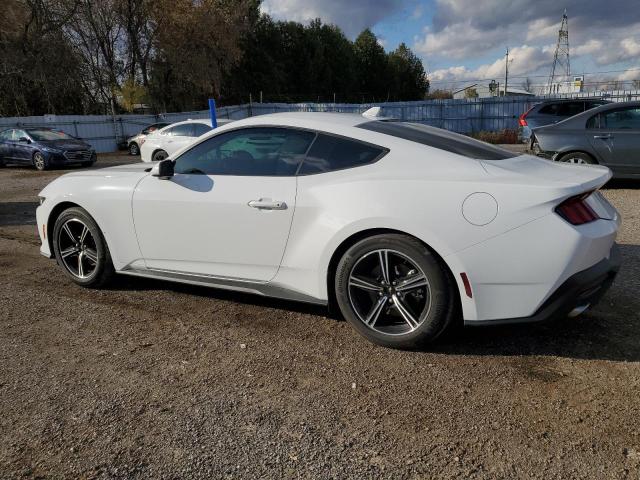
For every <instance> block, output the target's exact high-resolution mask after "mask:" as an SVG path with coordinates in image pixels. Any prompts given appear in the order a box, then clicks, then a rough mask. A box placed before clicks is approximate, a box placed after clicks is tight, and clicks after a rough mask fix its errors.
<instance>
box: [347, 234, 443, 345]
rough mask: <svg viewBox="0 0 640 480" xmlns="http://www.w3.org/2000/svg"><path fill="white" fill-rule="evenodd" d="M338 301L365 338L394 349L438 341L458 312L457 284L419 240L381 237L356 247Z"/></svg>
mask: <svg viewBox="0 0 640 480" xmlns="http://www.w3.org/2000/svg"><path fill="white" fill-rule="evenodd" d="M335 292H336V299H337V301H338V305H339V307H340V310H341V312H342V314H343V315H344V316H345V318H346V319H347V321H348V322H349V323H351V325H352V326H353V327H354V328H355V329H356V330H357V331H358V332H359V333H360V334H362V335H363V336H364V337H366V338H367V339H369V340H371V341H372V342H375V343H377V344H379V345H383V346H387V347H393V348H417V347H420V346H422V345H424V344H426V343H428V342H431V341H433V340H435V339H436V338H438V337H439V336H440V335H441V334H442V333H443V332H444V331H445V330H446V329H447V327H448V326H449V324H450V323H451V321H452V319H453V317H454V315H453V314H452V313H453V311H454V310H455V305H456V302H455V296H454V294H453V288H452V282H451V280H450V279H449V276H448V275H447V273H446V272H445V270H444V266H443V265H442V264H441V261H440V260H439V259H438V258H436V257H435V256H434V255H433V254H432V253H431V252H430V251H429V249H428V248H427V247H425V246H424V245H423V244H422V243H420V242H419V241H418V240H416V239H414V238H411V237H408V236H405V235H399V234H386V235H377V236H373V237H369V238H366V239H364V240H361V241H360V242H358V243H356V244H355V245H353V246H352V247H351V248H349V250H347V252H346V253H345V254H344V255H343V257H342V259H341V260H340V262H339V264H338V267H337V270H336V280H335Z"/></svg>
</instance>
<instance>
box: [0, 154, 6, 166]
mask: <svg viewBox="0 0 640 480" xmlns="http://www.w3.org/2000/svg"><path fill="white" fill-rule="evenodd" d="M5 165H6V164H5V163H4V158H2V157H1V156H0V168H2V167H4V166H5Z"/></svg>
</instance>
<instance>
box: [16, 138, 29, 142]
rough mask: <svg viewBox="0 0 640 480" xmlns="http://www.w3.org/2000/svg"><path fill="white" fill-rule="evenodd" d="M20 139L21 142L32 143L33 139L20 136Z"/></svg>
mask: <svg viewBox="0 0 640 480" xmlns="http://www.w3.org/2000/svg"><path fill="white" fill-rule="evenodd" d="M18 141H19V142H20V143H31V140H29V139H28V138H27V137H20V138H19V139H18Z"/></svg>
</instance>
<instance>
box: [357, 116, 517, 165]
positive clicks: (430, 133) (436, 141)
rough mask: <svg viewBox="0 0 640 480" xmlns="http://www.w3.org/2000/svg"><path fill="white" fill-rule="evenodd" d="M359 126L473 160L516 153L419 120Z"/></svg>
mask: <svg viewBox="0 0 640 480" xmlns="http://www.w3.org/2000/svg"><path fill="white" fill-rule="evenodd" d="M358 128H362V129H364V130H370V131H372V132H377V133H383V134H385V135H390V136H392V137H396V138H401V139H403V140H408V141H410V142H415V143H419V144H421V145H427V146H429V147H433V148H437V149H440V150H444V151H446V152H451V153H455V154H458V155H462V156H464V157H468V158H473V159H476V160H505V159H507V158H513V157H517V156H518V154H516V153H513V152H510V151H508V150H505V149H503V148H499V147H496V146H494V145H491V144H489V143H485V142H481V141H479V140H475V139H473V138H470V137H467V136H465V135H460V134H459V133H453V132H449V131H447V130H443V129H441V128H435V127H429V126H427V125H422V124H419V123H405V122H395V121H383V120H376V121H372V122H366V123H362V124H360V125H358Z"/></svg>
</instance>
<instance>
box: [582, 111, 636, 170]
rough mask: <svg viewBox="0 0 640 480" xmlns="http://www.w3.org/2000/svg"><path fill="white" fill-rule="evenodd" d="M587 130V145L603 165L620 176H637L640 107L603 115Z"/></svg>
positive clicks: (594, 119)
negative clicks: (591, 147) (593, 150)
mask: <svg viewBox="0 0 640 480" xmlns="http://www.w3.org/2000/svg"><path fill="white" fill-rule="evenodd" d="M587 127H588V137H589V141H590V142H591V145H592V146H593V148H594V149H595V150H596V151H597V153H598V155H599V156H600V157H601V159H602V160H603V163H605V164H606V165H607V166H610V167H611V168H612V169H614V170H615V171H616V172H617V173H620V174H624V173H636V174H637V173H640V108H639V107H622V108H616V109H615V110H608V111H606V112H602V113H600V114H599V115H597V116H595V117H593V118H592V119H590V120H589V122H588V123H587ZM589 127H590V128H589Z"/></svg>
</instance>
